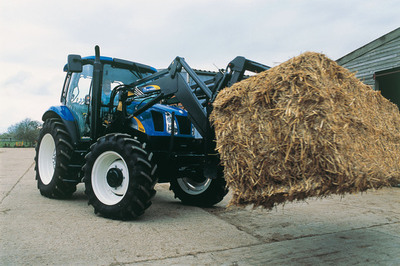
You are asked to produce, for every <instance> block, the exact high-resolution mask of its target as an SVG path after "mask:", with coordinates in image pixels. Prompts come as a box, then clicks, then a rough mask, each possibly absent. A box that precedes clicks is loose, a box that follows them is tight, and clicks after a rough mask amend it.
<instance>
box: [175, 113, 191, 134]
mask: <svg viewBox="0 0 400 266" xmlns="http://www.w3.org/2000/svg"><path fill="white" fill-rule="evenodd" d="M175 117H176V120H177V121H178V125H179V133H181V134H184V135H190V134H191V133H192V123H191V122H190V120H189V118H187V116H179V115H177V116H175Z"/></svg>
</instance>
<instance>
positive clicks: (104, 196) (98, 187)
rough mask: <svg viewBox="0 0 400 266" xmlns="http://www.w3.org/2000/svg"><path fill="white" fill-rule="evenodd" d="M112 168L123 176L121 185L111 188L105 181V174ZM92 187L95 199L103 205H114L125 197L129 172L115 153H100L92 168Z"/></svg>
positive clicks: (122, 160)
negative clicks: (116, 169)
mask: <svg viewBox="0 0 400 266" xmlns="http://www.w3.org/2000/svg"><path fill="white" fill-rule="evenodd" d="M112 168H118V169H119V170H120V171H121V172H122V174H123V180H122V183H121V184H120V185H119V186H118V187H111V186H110V185H109V183H108V181H107V173H108V172H109V171H110V169H112ZM91 181H92V187H93V192H94V194H95V195H96V197H97V199H98V200H100V201H101V202H102V203H103V204H105V205H115V204H117V203H118V202H120V201H121V200H122V199H123V197H124V196H125V193H126V191H127V190H128V186H129V170H128V167H127V165H126V163H125V161H124V159H123V158H122V157H121V156H120V155H119V154H118V153H116V152H113V151H107V152H104V153H102V154H101V155H100V156H99V157H98V158H97V159H96V161H95V163H94V165H93V168H92V176H91Z"/></svg>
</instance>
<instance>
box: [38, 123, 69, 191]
mask: <svg viewBox="0 0 400 266" xmlns="http://www.w3.org/2000/svg"><path fill="white" fill-rule="evenodd" d="M72 153H73V146H72V144H71V138H70V136H69V134H68V132H67V131H66V129H65V126H64V124H63V123H62V121H61V120H60V119H57V118H53V119H47V120H46V121H45V122H44V124H43V128H42V129H41V131H40V133H39V141H38V144H37V146H36V157H35V162H36V166H35V170H36V179H37V186H38V189H39V190H40V193H41V194H42V195H43V196H45V197H48V198H68V197H70V196H71V195H72V194H73V193H74V192H75V191H76V183H71V182H64V181H63V180H64V179H71V178H70V176H69V175H70V173H69V171H68V165H69V164H70V161H71V156H72Z"/></svg>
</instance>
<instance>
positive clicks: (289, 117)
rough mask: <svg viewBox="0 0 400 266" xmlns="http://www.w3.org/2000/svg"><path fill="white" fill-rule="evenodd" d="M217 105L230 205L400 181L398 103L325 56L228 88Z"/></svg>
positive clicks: (303, 58) (309, 56)
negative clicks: (231, 194)
mask: <svg viewBox="0 0 400 266" xmlns="http://www.w3.org/2000/svg"><path fill="white" fill-rule="evenodd" d="M213 105H214V110H213V113H212V115H211V117H210V119H211V121H212V123H213V125H214V127H215V132H216V140H217V150H218V152H219V153H220V156H221V162H222V164H223V166H224V171H225V172H224V173H225V178H226V180H227V183H228V186H229V187H230V189H231V190H232V191H233V199H232V200H231V202H230V204H231V205H239V206H240V205H242V206H245V205H249V204H253V205H254V206H255V207H256V206H264V207H266V208H271V207H273V206H274V205H275V204H277V203H283V202H286V201H293V200H302V199H305V198H307V197H312V196H316V197H323V196H327V195H330V194H341V195H343V194H345V193H355V192H362V191H365V190H367V189H371V188H372V189H377V188H380V187H382V186H389V185H391V184H395V183H397V182H400V178H399V177H400V115H399V110H398V108H397V106H396V105H394V104H393V103H391V102H389V101H388V100H387V99H385V98H384V97H383V96H382V95H381V94H380V93H379V92H377V91H374V90H372V89H371V88H370V87H369V86H367V85H365V84H364V83H362V82H361V81H360V80H358V79H357V78H356V77H355V75H354V73H351V72H350V71H348V70H347V69H345V68H343V67H341V66H339V65H338V64H337V63H336V62H335V61H332V60H330V59H329V58H327V57H326V56H325V55H323V54H319V53H313V52H306V53H304V54H301V55H299V56H297V57H294V58H292V59H290V60H288V61H287V62H284V63H282V64H280V65H278V66H276V67H274V68H271V69H269V70H267V71H264V72H262V73H260V74H258V75H256V76H253V77H250V78H248V79H246V80H244V81H241V82H239V83H236V84H235V85H233V86H232V87H230V88H225V89H224V90H222V91H221V92H220V93H219V95H218V96H217V98H216V100H215V102H214V104H213Z"/></svg>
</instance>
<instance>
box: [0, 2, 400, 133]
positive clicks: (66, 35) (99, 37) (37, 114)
mask: <svg viewBox="0 0 400 266" xmlns="http://www.w3.org/2000/svg"><path fill="white" fill-rule="evenodd" d="M399 11H400V1H398V0H372V1H371V0H354V1H352V0H335V1H332V0H329V1H324V0H308V1H306V0H304V1H300V0H298V1H294V0H292V1H289V0H276V1H270V0H229V1H228V0H226V1H225V0H213V1H211V0H201V1H197V0H190V1H189V0H187V1H183V0H181V1H178V0H174V1H168V0H153V1H151V0H150V1H149V0H146V1H136V0H116V1H110V0H107V1H104V0H93V1H83V0H69V1H51V0H48V1H47V0H35V1H32V0H12V1H9V0H0V36H1V41H0V71H1V74H0V92H1V96H0V133H2V132H5V131H6V130H7V128H8V127H9V126H11V125H12V124H15V123H18V122H20V121H21V120H23V119H25V118H31V119H34V120H39V121H41V116H42V114H43V113H44V112H45V111H46V110H47V109H48V108H49V107H50V106H51V105H59V98H60V93H61V88H62V85H63V82H64V76H65V73H64V72H63V71H62V70H63V66H64V64H65V63H66V60H67V55H68V54H70V53H73V54H81V55H83V56H87V55H92V54H94V46H95V45H96V44H98V45H100V49H101V54H102V55H106V56H111V57H118V58H122V59H127V60H131V61H137V62H140V63H144V64H148V65H152V66H154V67H156V68H164V67H167V66H168V65H169V63H170V62H171V61H172V60H173V59H174V58H175V57H176V56H178V55H179V56H183V57H185V59H186V61H187V62H188V63H189V65H190V66H192V67H193V68H201V69H207V70H216V67H215V66H214V65H216V66H218V67H219V68H225V67H226V64H227V63H228V62H229V61H230V60H231V59H233V58H234V57H235V56H237V55H242V56H245V57H247V58H249V59H252V60H255V61H258V62H261V63H264V64H266V65H270V66H276V65H277V64H279V63H282V62H284V61H286V60H288V59H289V58H291V57H293V56H297V55H299V54H301V53H302V52H305V51H315V52H321V53H324V54H326V55H327V56H328V57H330V58H331V59H334V60H336V59H338V58H340V57H342V56H344V55H346V54H348V53H350V52H352V51H353V50H355V49H357V48H359V47H361V46H363V45H365V44H367V43H369V42H371V41H373V40H375V39H377V38H379V37H380V36H382V35H384V34H386V33H388V32H390V31H392V30H394V29H396V28H398V27H399V26H400V16H399Z"/></svg>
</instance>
